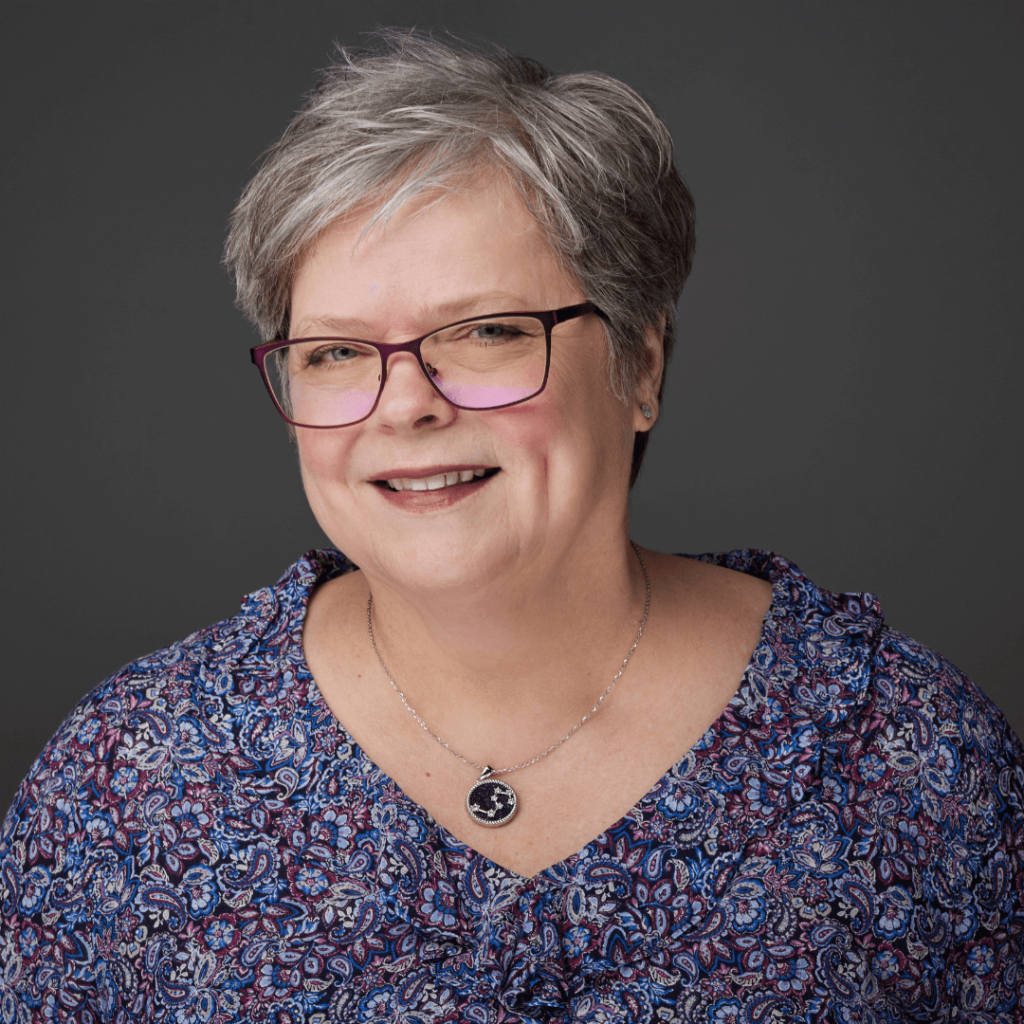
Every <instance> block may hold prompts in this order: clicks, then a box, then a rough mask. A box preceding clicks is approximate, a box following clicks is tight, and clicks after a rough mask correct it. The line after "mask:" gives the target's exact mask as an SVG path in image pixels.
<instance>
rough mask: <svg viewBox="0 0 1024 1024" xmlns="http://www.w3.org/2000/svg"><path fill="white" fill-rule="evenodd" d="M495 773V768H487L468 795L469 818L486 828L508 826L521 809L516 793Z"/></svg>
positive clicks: (467, 808)
mask: <svg viewBox="0 0 1024 1024" xmlns="http://www.w3.org/2000/svg"><path fill="white" fill-rule="evenodd" d="M493 772H494V769H493V768H485V769H484V771H483V774H482V775H481V776H480V778H479V779H477V780H476V782H474V783H473V785H472V786H471V787H470V790H469V792H468V793H467V794H466V810H467V811H469V816H470V817H471V818H472V819H473V820H474V821H475V822H476V823H477V824H478V825H483V826H484V827H485V828H497V827H498V826H499V825H507V824H508V823H509V822H510V821H511V820H512V819H513V818H514V817H515V816H516V810H517V808H518V807H519V800H518V799H517V798H516V791H515V790H514V789H513V788H512V787H511V786H510V785H509V784H508V783H507V782H503V781H502V780H501V779H499V778H497V777H496V776H495V775H494V774H493Z"/></svg>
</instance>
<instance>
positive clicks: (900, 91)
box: [0, 0, 1024, 808]
mask: <svg viewBox="0 0 1024 1024" xmlns="http://www.w3.org/2000/svg"><path fill="white" fill-rule="evenodd" d="M1022 11H1024V7H1022V5H1020V4H1015V3H1008V2H1007V3H984V2H982V3H960V4H953V5H948V4H943V3H937V2H927V3H916V4H915V3H909V2H904V3H900V4H887V3H881V2H879V3H826V4H822V3H817V2H815V3H810V2H807V3H804V2H763V0H758V2H756V3H743V2H734V0H730V2H727V3H720V2H718V0H708V2H702V3H695V4H691V3H686V2H673V3H644V2H642V0H641V2H638V3H633V4H621V3H616V4H613V3H599V4H595V3H594V2H593V0H589V2H587V3H581V4H575V3H567V2H562V3H558V4H553V3H550V2H545V3H497V2H481V0H473V2H463V3H443V2H431V0H415V2H405V3H399V2H382V0H378V2H375V3H372V4H369V3H359V4H354V3H343V2H319V3H306V2H301V0H288V2H286V3H246V4H241V3H217V4H210V3H201V4H191V3H152V4H150V3H129V4H122V5H118V4H113V3H104V4H82V5H74V6H73V5H69V4H53V5H51V4H47V3H34V4H11V3H5V4H2V5H0V38H2V43H0V48H2V51H0V52H2V60H0V74H2V76H3V92H2V95H3V97H4V102H3V136H2V138H3V145H2V148H0V161H2V183H3V196H2V199H3V201H2V204H0V207H2V209H0V216H2V224H0V245H2V250H3V255H4V272H3V275H2V282H3V313H4V316H3V328H4V335H5V336H4V342H3V374H4V378H3V391H2V394H3V400H2V416H3V451H4V457H5V458H4V467H3V475H2V480H3V501H4V518H3V531H2V534H0V536H2V539H3V559H2V570H3V587H2V595H3V602H4V606H3V610H2V622H3V628H4V630H5V636H4V640H3V651H4V659H3V672H2V676H0V687H2V705H0V808H5V807H6V805H7V802H8V801H9V799H10V797H11V796H12V795H13V792H14V790H15V788H16V786H17V784H18V781H19V780H20V779H21V777H22V776H23V775H24V774H25V772H26V771H27V770H28V768H29V765H30V764H31V762H32V759H33V758H34V757H35V756H36V754H37V753H38V752H39V750H40V749H41V748H42V746H43V744H44V743H45V742H46V740H47V738H48V737H49V736H50V734H51V733H52V732H53V731H54V729H55V728H56V727H57V726H58V725H59V724H60V722H61V720H62V719H63V718H64V716H65V715H66V714H67V712H68V711H69V710H70V708H71V707H72V705H73V704H74V703H75V701H77V700H78V699H79V698H80V697H82V696H83V695H84V694H85V693H86V692H87V691H88V690H90V689H91V688H92V687H94V686H95V685H96V684H97V683H99V682H100V681H101V680H102V679H103V678H104V677H106V676H107V675H109V674H110V673H111V672H113V671H114V670H116V669H117V668H118V667H119V666H120V665H122V664H123V663H125V662H126V661H128V660H130V659H131V658H133V657H135V656H138V655H141V654H143V653H146V652H148V651H150V650H153V649H155V648H158V647H161V646H163V645H165V644H167V643H169V642H171V641H173V640H175V639H178V638H180V637H182V636H183V635H185V634H187V633H189V632H191V631H192V630H194V629H197V628H199V627H202V626H204V625H207V624H208V623H210V622H212V621H215V620H217V619H219V618H222V617H225V616H228V615H231V614H232V613H233V612H234V611H235V610H236V609H237V606H238V600H239V598H240V596H241V595H242V594H243V593H245V592H247V591H250V590H253V589H256V588H258V587H260V586H262V585H265V584H267V583H269V582H272V581H273V580H275V579H276V578H277V577H278V576H279V575H280V573H281V572H282V571H283V570H284V569H285V567H286V566H287V565H288V564H289V563H290V562H292V561H293V560H294V559H295V558H296V557H297V556H298V555H299V554H301V553H302V552H303V551H304V550H305V549H307V548H310V547H313V546H316V545H321V544H323V543H324V542H325V539H324V537H323V536H322V535H321V533H320V532H319V529H318V527H317V525H316V523H315V522H314V520H313V518H312V516H311V515H310V513H309V512H308V511H307V509H306V506H305V501H304V498H303V495H302V493H301V489H300V483H299V477H298V472H297V468H296V463H295V458H294V454H293V450H292V448H291V446H290V444H289V441H288V439H287V437H286V434H285V431H284V428H283V426H282V424H281V422H280V421H279V420H278V418H277V416H276V415H275V414H274V412H273V410H272V408H271V405H270V403H269V401H268V400H267V397H266V395H265V394H264V392H263V389H262V387H261V385H260V382H259V379H258V375H257V373H256V371H255V369H254V368H253V367H252V366H251V365H249V362H248V352H247V349H248V347H249V346H250V345H252V344H254V341H255V339H254V335H253V333H252V332H251V331H250V329H249V327H248V326H247V325H246V324H245V323H244V322H243V320H242V318H241V316H240V315H239V314H238V313H237V312H236V311H235V310H234V309H233V307H232V289H231V285H230V282H229V280H228V278H227V276H226V275H225V274H224V272H223V271H222V270H221V269H220V266H219V259H220V254H221V245H222V240H223V235H224V228H225V221H226V218H227V215H228V212H229V210H230V209H231V207H232V205H233V203H234V201H235V199H236V198H237V196H238V194H239V192H240V190H241V189H242V187H243V185H244V184H245V182H246V181H247V180H248V178H249V176H250V175H251V173H252V170H253V165H254V161H255V159H256V157H257V156H258V154H259V153H260V152H261V151H262V150H263V149H264V148H265V147H266V146H267V145H268V144H269V143H270V142H271V141H273V139H274V138H275V137H276V136H277V135H278V134H279V133H280V132H281V130H282V129H283V128H284V126H285V124H286V122H287V120H288V118H289V116H290V114H291V113H292V112H293V110H294V109H295V108H296V106H297V105H298V103H299V101H300V97H301V95H302V94H303V93H304V92H305V91H306V90H307V89H308V88H309V87H310V86H311V85H312V84H313V82H314V72H315V70H316V69H317V68H318V67H321V66H323V65H324V64H325V63H326V62H327V61H328V59H329V56H330V53H331V48H332V41H333V40H335V39H339V40H342V41H344V42H347V43H350V44H352V43H354V44H358V43H359V42H360V40H361V39H362V38H363V33H365V32H366V31H367V30H368V29H369V28H371V26H372V24H373V23H374V22H378V23H383V24H398V25H411V24H415V25H417V26H419V27H426V28H436V29H442V28H447V29H450V30H451V31H453V32H454V33H456V34H458V35H460V36H462V37H464V38H468V39H474V40H493V41H495V42H498V43H501V44H502V45H504V46H506V47H507V48H509V49H511V50H514V51H517V52H522V53H526V54H529V55H531V56H534V57H536V58H538V59H539V60H541V61H543V62H544V63H546V64H547V65H548V66H549V67H551V68H553V69H555V70H558V71H574V70H583V69H599V70H602V71H605V72H608V73H609V74H611V75H614V76H617V77H620V78H622V79H624V80H625V81H627V82H630V83H631V84H633V85H634V86H635V87H636V88H638V89H639V90H640V91H641V92H643V93H644V95H646V96H647V97H648V98H649V99H650V100H651V101H652V102H653V103H654V104H655V106H656V107H657V109H658V110H659V111H660V112H661V114H662V115H663V117H664V118H665V120H666V121H667V123H668V125H669V128H670V129H671V131H672V134H673V136H674V138H675V141H676V153H677V162H678V164H679V167H680V169H681V171H682V173H683V175H684V177H685V178H686V179H687V181H688V182H689V184H690V186H691V188H692V190H693V192H694V194H695V196H696V200H697V210H698V219H699V232H700V234H699V243H698V253H697V262H696V269H695V271H694V274H693V277H692V279H691V281H690V283H689V284H688V286H687V289H686V292H685V293H684V296H683V301H682V306H681V319H680V329H679V336H680V340H679V346H678V349H677V353H676V356H675V359H674V361H673V363H672V366H671V368H670V369H671V377H670V383H669V385H668V389H667V395H666V404H665V415H664V417H663V420H662V421H661V422H660V423H659V425H658V427H657V429H656V431H655V435H654V441H653V443H652V446H651V449H650V455H649V457H648V461H647V465H646V468H645V470H644V475H643V477H642V479H641V481H640V483H639V485H638V487H637V488H636V492H635V498H634V501H633V535H634V537H635V538H636V539H637V540H638V541H639V542H641V543H643V544H646V545H649V546H652V547H656V548H661V549H667V550H672V551H703V550H709V549H728V548H736V547H763V548H771V549H774V550H776V551H779V552H781V553H783V554H785V555H786V556H788V557H789V558H791V559H793V560H794V561H795V562H796V563H797V564H798V565H800V566H801V567H802V568H803V569H804V571H805V572H807V573H808V575H810V576H811V578H812V579H814V580H815V581H816V582H818V583H820V584H822V585H824V586H827V587H829V588H831V589H834V590H871V591H874V592H875V593H877V594H878V595H879V596H880V598H881V601H882V605H883V609H884V610H885V612H886V615H887V618H888V620H889V622H890V623H891V624H893V625H894V626H896V627H898V628H899V629H902V630H903V631H905V632H907V633H910V634H911V635H914V636H916V637H918V638H919V639H921V640H923V641H925V642H927V643H929V644H930V645H932V646H934V647H935V648H936V649H938V650H939V651H940V652H941V653H942V654H944V655H945V656H946V657H948V658H949V659H951V660H952V661H953V662H955V663H956V664H958V665H959V666H961V667H962V668H963V669H965V670H966V671H967V672H969V673H970V674H971V675H972V676H973V677H974V678H975V679H976V680H977V681H978V682H979V683H980V684H981V686H982V687H983V688H984V689H985V690H986V691H987V692H988V693H989V694H990V695H991V696H992V697H993V698H994V699H995V700H996V701H997V703H999V704H1000V705H1001V706H1002V708H1003V709H1004V710H1005V712H1006V713H1007V715H1008V716H1009V718H1010V720H1011V722H1012V723H1013V724H1014V726H1015V728H1016V729H1017V731H1018V732H1021V731H1024V702H1022V699H1021V690H1020V662H1021V653H1022V651H1021V648H1022V643H1021V601H1020V597H1019V581H1020V579H1021V575H1022V573H1021V568H1022V566H1021V553H1020V545H1019V535H1020V518H1021V512H1020V501H1019V481H1020V472H1021V466H1022V465H1024V460H1022V458H1021V443H1020V442H1021V406H1022V403H1021V401H1020V398H1019V391H1020V383H1021V372H1020V371H1021V344H1020V343H1021V319H1022V317H1021V298H1020V289H1021V280H1022V272H1021V271H1022V267H1021V217H1020V214H1021V189H1020V167H1021V148H1022V147H1021V135H1020V125H1021V123H1024V118H1022V111H1021V105H1022V102H1021V101H1022V97H1024V83H1022V81H1021V78H1022V72H1021V69H1022V66H1024V61H1021V60H1020V43H1021V24H1022V17H1021V14H1022Z"/></svg>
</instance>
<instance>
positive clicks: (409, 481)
mask: <svg viewBox="0 0 1024 1024" xmlns="http://www.w3.org/2000/svg"><path fill="white" fill-rule="evenodd" d="M486 472H487V470H486V469H460V470H452V471H451V472H450V473H438V474H437V475H436V476H427V477H394V478H393V479H390V480H388V486H389V487H390V488H391V489H392V490H393V491H439V490H441V489H442V488H444V487H452V486H454V485H455V484H468V483H469V482H470V481H471V480H473V479H474V478H479V477H482V476H483V475H484V473H486Z"/></svg>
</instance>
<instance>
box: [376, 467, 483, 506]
mask: <svg viewBox="0 0 1024 1024" xmlns="http://www.w3.org/2000/svg"><path fill="white" fill-rule="evenodd" d="M465 469H493V470H495V472H493V473H491V474H490V475H489V476H481V477H476V478H474V479H473V480H470V481H469V482H467V483H464V484H461V483H460V484H455V485H453V486H451V487H442V488H441V489H440V490H437V491H393V490H391V488H389V487H388V486H387V484H386V480H387V479H388V478H390V479H392V480H393V479H395V478H396V477H406V478H410V479H413V480H415V479H418V478H421V477H428V476H435V475H437V474H439V473H445V472H447V473H454V472H456V471H458V470H465ZM500 472H501V470H500V468H499V467H497V466H481V465H479V464H477V465H462V466H452V465H447V466H437V467H434V466H431V467H430V468H428V469H423V468H420V469H416V470H411V471H410V470H407V469H402V470H395V471H393V472H392V471H390V470H389V471H388V477H386V478H384V479H383V480H379V481H378V480H373V481H371V483H373V484H374V485H375V486H374V488H373V489H374V490H375V491H376V492H377V494H379V495H380V497H381V500H382V501H386V502H387V503H388V504H389V505H391V506H393V507H394V508H397V509H401V510H402V511H404V512H413V513H420V514H423V513H428V512H440V511H443V510H444V509H448V508H451V507H452V506H453V505H457V504H459V502H462V501H465V500H466V499H467V498H471V497H472V496H473V495H474V494H476V493H477V492H478V491H480V490H482V489H483V488H484V487H486V486H487V485H488V484H489V483H490V482H491V481H492V480H493V479H494V478H495V477H496V476H498V475H499V474H500Z"/></svg>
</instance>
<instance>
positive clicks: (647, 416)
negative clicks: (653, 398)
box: [640, 402, 654, 420]
mask: <svg viewBox="0 0 1024 1024" xmlns="http://www.w3.org/2000/svg"><path fill="white" fill-rule="evenodd" d="M640 411H641V412H642V413H643V414H644V419H648V420H649V419H650V418H651V417H652V416H653V415H654V413H653V412H652V411H651V407H650V406H649V405H647V403H646V402H645V403H644V404H643V405H641V406H640Z"/></svg>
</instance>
